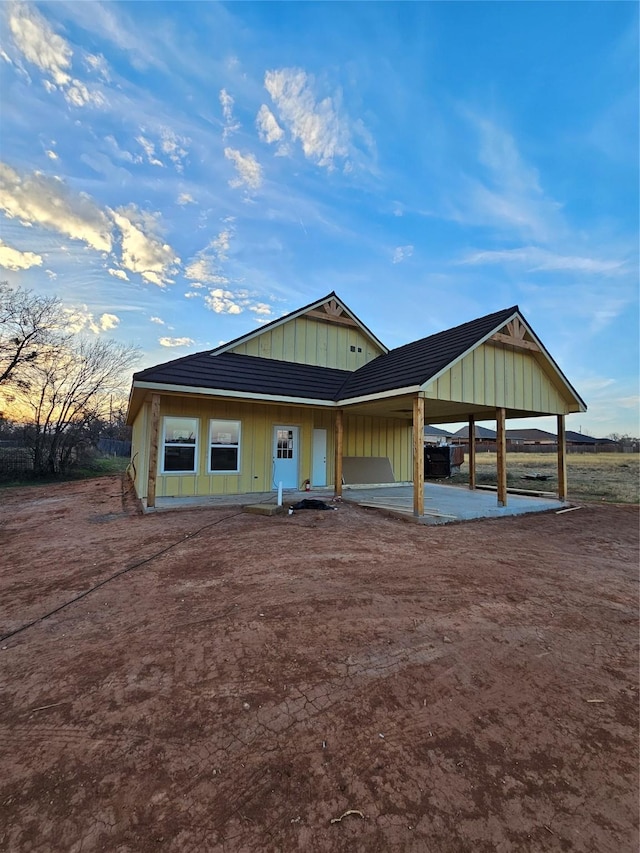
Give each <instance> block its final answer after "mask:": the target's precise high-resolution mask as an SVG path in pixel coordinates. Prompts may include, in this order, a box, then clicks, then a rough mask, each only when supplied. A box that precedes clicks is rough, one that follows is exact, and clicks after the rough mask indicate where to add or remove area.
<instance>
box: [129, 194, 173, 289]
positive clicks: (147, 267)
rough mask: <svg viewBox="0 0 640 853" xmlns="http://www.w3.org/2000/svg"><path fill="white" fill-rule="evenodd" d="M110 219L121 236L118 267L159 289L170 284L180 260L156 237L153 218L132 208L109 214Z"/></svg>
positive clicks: (156, 223) (155, 220)
mask: <svg viewBox="0 0 640 853" xmlns="http://www.w3.org/2000/svg"><path fill="white" fill-rule="evenodd" d="M112 216H113V219H114V221H115V223H116V225H117V226H118V228H119V229H120V232H121V234H122V265H123V266H124V267H126V269H128V270H130V271H131V272H135V273H139V274H140V275H141V276H142V278H143V279H145V281H149V282H151V283H152V284H157V285H158V286H159V287H164V285H165V284H168V283H171V279H170V278H169V276H170V275H172V274H173V272H174V270H175V265H176V264H179V263H180V258H178V257H177V256H176V255H175V253H174V251H173V249H172V248H171V246H169V245H168V244H167V243H163V242H162V241H161V240H160V239H159V238H158V237H157V236H156V234H155V232H156V230H157V227H158V222H157V219H156V218H155V217H154V216H153V215H151V214H148V213H144V212H142V211H139V210H137V209H136V208H135V207H134V206H133V205H129V207H122V208H119V209H118V210H117V211H112Z"/></svg>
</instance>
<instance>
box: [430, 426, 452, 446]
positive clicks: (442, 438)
mask: <svg viewBox="0 0 640 853" xmlns="http://www.w3.org/2000/svg"><path fill="white" fill-rule="evenodd" d="M452 438H453V433H451V432H447V430H444V429H438V427H434V426H431V425H430V424H427V425H426V426H425V428H424V440H425V442H426V443H427V444H441V443H443V442H448V441H451V439H452Z"/></svg>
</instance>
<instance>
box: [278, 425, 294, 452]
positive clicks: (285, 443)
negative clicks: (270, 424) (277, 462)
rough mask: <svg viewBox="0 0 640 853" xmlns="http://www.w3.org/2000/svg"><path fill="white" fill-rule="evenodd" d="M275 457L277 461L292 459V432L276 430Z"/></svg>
mask: <svg viewBox="0 0 640 853" xmlns="http://www.w3.org/2000/svg"><path fill="white" fill-rule="evenodd" d="M276 456H277V458H278V459H293V430H292V429H277V430H276Z"/></svg>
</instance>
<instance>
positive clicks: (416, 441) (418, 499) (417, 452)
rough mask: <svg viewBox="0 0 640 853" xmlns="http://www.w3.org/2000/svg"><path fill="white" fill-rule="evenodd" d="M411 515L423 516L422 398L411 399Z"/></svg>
mask: <svg viewBox="0 0 640 853" xmlns="http://www.w3.org/2000/svg"><path fill="white" fill-rule="evenodd" d="M413 514H414V515H415V516H417V517H418V518H420V517H421V516H423V515H424V397H419V396H417V397H414V398H413Z"/></svg>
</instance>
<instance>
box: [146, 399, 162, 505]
mask: <svg viewBox="0 0 640 853" xmlns="http://www.w3.org/2000/svg"><path fill="white" fill-rule="evenodd" d="M159 432H160V394H152V395H151V425H150V436H149V473H148V478H147V506H148V507H154V506H155V505H156V477H157V475H158V435H159Z"/></svg>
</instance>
